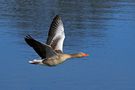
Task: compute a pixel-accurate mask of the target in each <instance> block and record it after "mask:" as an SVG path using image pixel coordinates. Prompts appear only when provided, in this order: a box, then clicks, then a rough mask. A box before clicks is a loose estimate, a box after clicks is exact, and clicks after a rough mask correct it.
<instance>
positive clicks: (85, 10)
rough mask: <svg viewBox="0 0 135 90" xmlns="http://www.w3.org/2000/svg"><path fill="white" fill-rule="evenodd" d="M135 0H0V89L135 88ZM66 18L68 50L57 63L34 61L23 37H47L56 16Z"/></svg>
mask: <svg viewBox="0 0 135 90" xmlns="http://www.w3.org/2000/svg"><path fill="white" fill-rule="evenodd" d="M134 8H135V1H133V0H85V1H84V0H75V1H73V0H68V1H67V0H53V1H52V0H0V42H1V43H0V56H1V57H0V90H135V70H134V69H135V9H134ZM56 14H59V15H60V16H61V17H62V19H63V22H64V26H65V34H66V39H65V42H64V52H65V53H76V52H85V53H88V54H90V56H89V57H86V58H80V59H70V60H68V61H66V62H65V63H63V64H61V65H58V66H56V67H44V66H38V65H31V64H29V63H28V61H29V60H32V59H34V58H38V55H37V54H36V53H35V52H34V50H33V49H32V48H30V47H29V46H28V45H27V44H26V43H25V41H24V36H25V35H27V34H31V35H32V36H33V37H34V38H36V39H38V40H39V41H42V42H45V40H46V38H47V32H48V29H49V26H50V23H51V21H52V18H53V17H54V16H55V15H56Z"/></svg>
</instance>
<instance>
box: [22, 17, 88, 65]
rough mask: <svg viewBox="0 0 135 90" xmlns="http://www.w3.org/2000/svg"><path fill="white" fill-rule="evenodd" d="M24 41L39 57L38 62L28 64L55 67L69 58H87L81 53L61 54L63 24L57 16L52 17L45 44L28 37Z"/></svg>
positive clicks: (63, 34) (63, 35)
mask: <svg viewBox="0 0 135 90" xmlns="http://www.w3.org/2000/svg"><path fill="white" fill-rule="evenodd" d="M24 39H25V41H26V43H27V44H28V45H29V46H31V47H32V48H33V49H34V50H35V51H36V53H37V54H38V55H39V56H40V57H41V59H40V60H37V59H34V60H32V61H29V63H30V64H42V65H47V66H56V65H58V64H60V63H63V62H64V61H66V60H67V59H69V58H81V57H85V56H88V54H85V53H83V52H80V53H76V54H65V53H63V42H64V39H65V33H64V27H63V22H62V20H61V18H60V16H58V15H56V16H55V17H54V19H53V21H52V23H51V26H50V29H49V33H48V38H47V41H46V44H45V43H41V42H39V41H37V40H35V39H34V38H33V37H32V36H30V35H27V36H26V37H25V38H24Z"/></svg>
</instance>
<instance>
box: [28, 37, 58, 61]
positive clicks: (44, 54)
mask: <svg viewBox="0 0 135 90" xmlns="http://www.w3.org/2000/svg"><path fill="white" fill-rule="evenodd" d="M25 41H26V43H27V44H28V45H29V46H31V47H32V48H33V49H34V50H35V51H36V52H37V54H38V55H39V56H40V57H41V58H42V59H43V58H49V57H52V56H54V55H56V53H55V51H54V50H53V49H52V48H51V47H50V46H49V45H46V44H42V43H40V42H38V41H37V40H35V39H33V38H32V37H31V36H30V35H28V36H26V37H25Z"/></svg>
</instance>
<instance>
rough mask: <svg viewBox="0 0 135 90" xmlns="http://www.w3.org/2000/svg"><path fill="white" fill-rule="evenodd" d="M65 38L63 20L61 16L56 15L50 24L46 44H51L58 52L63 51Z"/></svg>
mask: <svg viewBox="0 0 135 90" xmlns="http://www.w3.org/2000/svg"><path fill="white" fill-rule="evenodd" d="M64 39H65V33H64V27H63V22H62V20H61V18H60V16H58V15H56V16H55V18H54V19H53V21H52V24H51V26H50V29H49V33H48V38H47V42H46V44H47V45H50V46H51V47H52V48H53V50H55V51H56V52H63V42H64Z"/></svg>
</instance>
